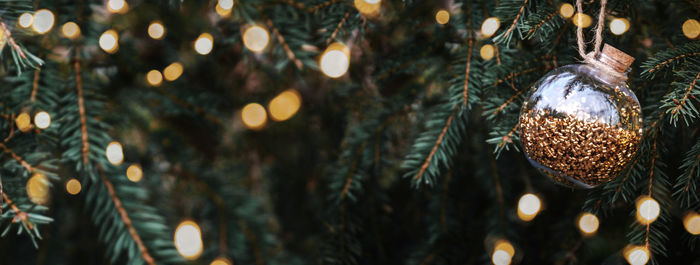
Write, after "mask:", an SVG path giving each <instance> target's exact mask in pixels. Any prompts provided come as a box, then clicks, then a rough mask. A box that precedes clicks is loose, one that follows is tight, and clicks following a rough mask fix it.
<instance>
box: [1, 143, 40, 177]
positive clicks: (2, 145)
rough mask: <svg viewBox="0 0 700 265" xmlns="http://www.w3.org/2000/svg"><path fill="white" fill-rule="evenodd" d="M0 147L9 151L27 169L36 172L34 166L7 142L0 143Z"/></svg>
mask: <svg viewBox="0 0 700 265" xmlns="http://www.w3.org/2000/svg"><path fill="white" fill-rule="evenodd" d="M0 149H2V150H3V151H5V153H8V154H9V155H10V156H12V158H14V159H15V160H17V162H19V163H20V165H22V167H24V168H25V169H26V170H27V171H29V172H30V173H31V172H34V168H33V167H32V166H31V165H30V164H29V163H27V161H24V159H22V157H20V156H19V155H17V154H16V153H15V152H13V151H12V149H10V148H8V147H7V146H6V145H5V144H3V143H0Z"/></svg>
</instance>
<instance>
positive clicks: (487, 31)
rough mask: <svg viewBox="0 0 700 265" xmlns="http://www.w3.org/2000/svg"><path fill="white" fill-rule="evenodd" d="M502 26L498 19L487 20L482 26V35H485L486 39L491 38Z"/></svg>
mask: <svg viewBox="0 0 700 265" xmlns="http://www.w3.org/2000/svg"><path fill="white" fill-rule="evenodd" d="M500 26H501V21H500V20H498V18H497V17H490V18H487V19H486V20H484V23H482V24H481V34H482V35H484V37H485V38H488V37H491V36H493V34H495V33H496V31H497V30H498V27H500Z"/></svg>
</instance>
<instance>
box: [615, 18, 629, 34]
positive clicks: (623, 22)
mask: <svg viewBox="0 0 700 265" xmlns="http://www.w3.org/2000/svg"><path fill="white" fill-rule="evenodd" d="M629 28H630V21H629V20H627V19H626V18H614V19H613V20H611V21H610V32H612V34H615V35H622V34H624V33H625V32H627V30H629Z"/></svg>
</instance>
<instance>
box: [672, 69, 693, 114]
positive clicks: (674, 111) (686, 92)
mask: <svg viewBox="0 0 700 265" xmlns="http://www.w3.org/2000/svg"><path fill="white" fill-rule="evenodd" d="M698 79H700V72H698V74H697V75H695V78H693V81H691V82H690V85H689V86H688V89H687V90H686V91H685V94H684V95H683V99H681V101H680V102H677V103H678V105H677V106H676V107H675V108H673V110H672V111H671V113H672V114H676V112H678V111H679V110H680V109H681V108H682V107H683V105H685V101H686V100H688V96H690V92H692V91H693V88H695V83H696V82H697V81H698Z"/></svg>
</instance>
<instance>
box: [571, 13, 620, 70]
mask: <svg viewBox="0 0 700 265" xmlns="http://www.w3.org/2000/svg"><path fill="white" fill-rule="evenodd" d="M581 2H582V0H576V9H577V13H578V14H579V15H578V16H577V19H578V23H576V24H577V25H576V41H577V44H578V54H579V55H580V56H581V58H583V61H584V62H585V63H588V64H593V65H595V66H598V68H600V69H601V70H603V72H605V73H606V74H609V75H612V76H615V77H618V78H622V79H624V80H627V75H626V74H624V73H620V72H618V71H615V69H613V68H612V67H610V66H609V65H607V64H605V63H603V62H601V61H599V60H598V59H597V58H598V56H600V45H602V44H603V28H604V27H605V5H606V4H607V3H608V0H600V12H599V13H598V25H596V29H595V42H594V46H593V51H592V52H589V53H586V43H585V41H584V40H583V27H582V24H583V23H582V22H583V15H582V14H583V7H582V4H581Z"/></svg>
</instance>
